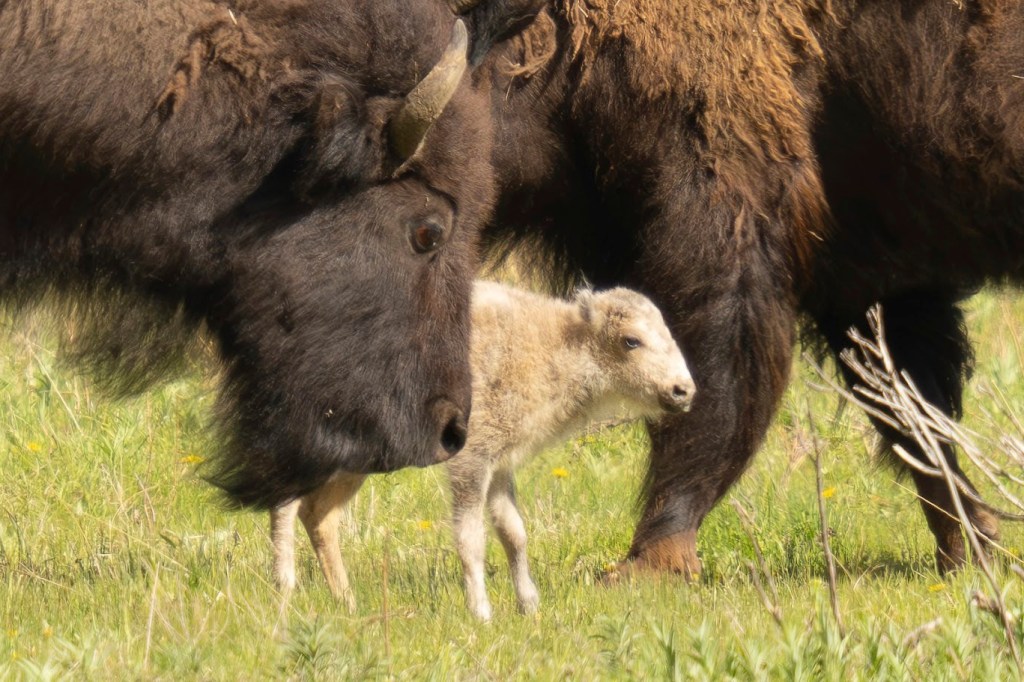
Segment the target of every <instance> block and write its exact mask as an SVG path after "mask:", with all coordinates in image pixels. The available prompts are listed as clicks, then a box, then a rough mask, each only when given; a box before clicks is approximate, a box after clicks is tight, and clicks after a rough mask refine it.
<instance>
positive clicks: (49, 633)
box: [43, 625, 53, 637]
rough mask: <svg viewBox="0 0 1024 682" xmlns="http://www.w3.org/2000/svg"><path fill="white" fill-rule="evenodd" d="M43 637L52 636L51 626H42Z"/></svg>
mask: <svg viewBox="0 0 1024 682" xmlns="http://www.w3.org/2000/svg"><path fill="white" fill-rule="evenodd" d="M43 637H53V628H52V627H50V626H49V625H47V626H46V627H45V628H43Z"/></svg>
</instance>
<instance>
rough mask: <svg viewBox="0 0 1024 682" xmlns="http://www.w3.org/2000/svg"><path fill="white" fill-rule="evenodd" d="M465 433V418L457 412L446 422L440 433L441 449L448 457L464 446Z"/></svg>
mask: <svg viewBox="0 0 1024 682" xmlns="http://www.w3.org/2000/svg"><path fill="white" fill-rule="evenodd" d="M466 433H467V429H466V418H465V417H463V416H462V413H461V412H459V413H457V414H456V415H455V416H454V417H452V418H451V419H449V420H448V423H447V424H445V427H444V430H443V431H441V447H442V448H444V451H445V452H447V453H448V454H449V455H454V454H455V453H457V452H458V451H459V450H461V449H462V448H463V446H465V445H466Z"/></svg>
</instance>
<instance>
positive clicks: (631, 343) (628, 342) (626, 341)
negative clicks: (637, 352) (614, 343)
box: [622, 336, 643, 350]
mask: <svg viewBox="0 0 1024 682" xmlns="http://www.w3.org/2000/svg"><path fill="white" fill-rule="evenodd" d="M622 345H623V346H625V347H626V350H634V349H636V348H639V347H640V346H642V345H643V344H642V343H640V339H638V338H636V337H635V336H623V337H622Z"/></svg>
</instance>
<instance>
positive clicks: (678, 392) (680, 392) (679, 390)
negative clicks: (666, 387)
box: [672, 384, 690, 400]
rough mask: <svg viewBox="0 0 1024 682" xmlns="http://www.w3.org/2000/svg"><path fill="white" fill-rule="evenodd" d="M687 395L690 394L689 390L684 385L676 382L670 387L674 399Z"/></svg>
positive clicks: (680, 398)
mask: <svg viewBox="0 0 1024 682" xmlns="http://www.w3.org/2000/svg"><path fill="white" fill-rule="evenodd" d="M688 395H690V391H689V390H688V389H687V388H686V387H685V386H680V385H679V384H676V385H675V386H673V387H672V397H673V398H675V399H676V400H682V399H683V398H685V397H687V396H688Z"/></svg>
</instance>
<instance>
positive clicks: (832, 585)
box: [807, 410, 846, 637]
mask: <svg viewBox="0 0 1024 682" xmlns="http://www.w3.org/2000/svg"><path fill="white" fill-rule="evenodd" d="M807 418H808V423H809V424H810V425H811V431H812V433H811V442H812V443H813V444H814V477H815V485H816V486H817V496H818V518H819V519H820V521H821V548H822V551H823V552H824V553H825V567H826V569H827V570H828V573H827V576H828V598H829V602H830V603H831V605H832V616H833V617H834V618H835V619H836V627H838V628H839V634H840V635H842V636H844V637H845V636H846V627H845V626H844V625H843V615H842V613H841V612H840V611H839V592H838V590H837V589H836V560H835V557H834V556H833V555H832V543H831V542H830V540H829V528H828V515H827V513H826V511H825V486H824V481H823V480H822V475H821V448H820V447H819V444H818V437H817V436H816V435H814V433H813V432H814V430H815V429H814V420H813V419H812V418H811V414H810V410H808V413H807Z"/></svg>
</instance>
